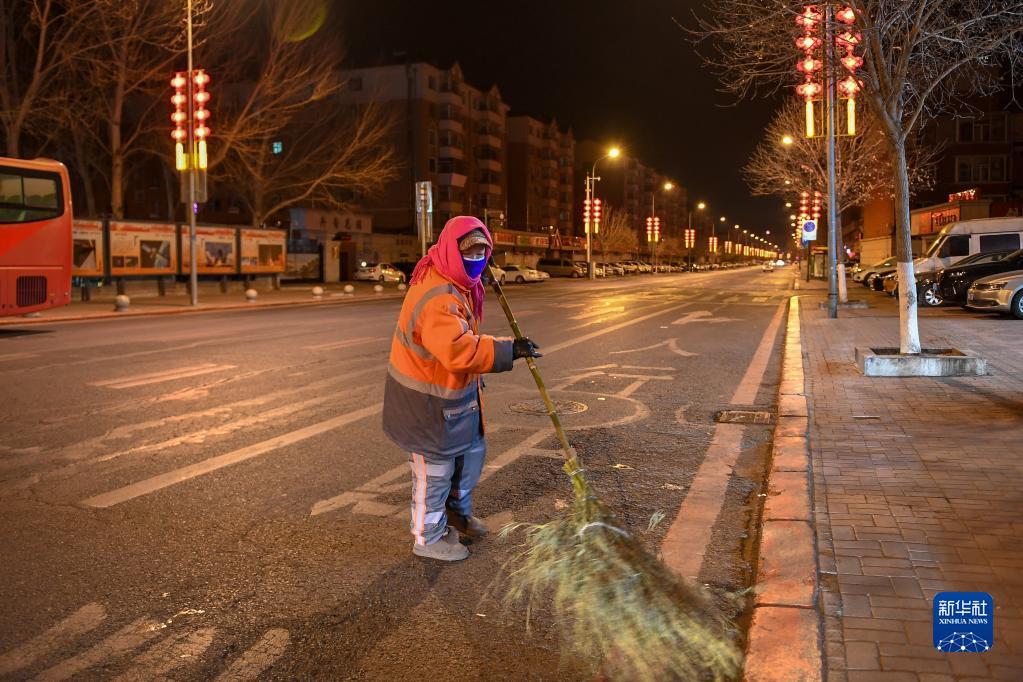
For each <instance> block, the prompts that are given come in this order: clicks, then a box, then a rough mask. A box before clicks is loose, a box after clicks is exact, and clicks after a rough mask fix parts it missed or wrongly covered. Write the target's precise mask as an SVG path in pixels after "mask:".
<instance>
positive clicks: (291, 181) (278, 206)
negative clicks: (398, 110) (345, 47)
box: [203, 1, 398, 225]
mask: <svg viewBox="0 0 1023 682" xmlns="http://www.w3.org/2000/svg"><path fill="white" fill-rule="evenodd" d="M310 7H311V5H310V3H309V2H304V1H296V2H264V3H262V4H260V3H255V2H254V3H248V4H244V5H241V6H239V5H237V4H235V5H231V4H225V5H223V6H222V7H220V8H215V9H214V12H213V13H212V14H211V17H210V22H211V26H210V33H212V34H219V33H220V32H222V31H233V32H238V31H239V28H240V27H244V32H245V33H246V34H247V35H255V36H259V39H257V40H249V41H246V42H245V43H239V42H238V41H219V40H217V41H215V40H209V41H207V42H206V45H205V47H204V49H203V59H204V60H206V61H207V62H209V63H210V64H215V65H216V78H217V79H218V82H220V83H229V84H230V86H228V87H221V88H217V89H216V90H215V92H214V100H213V104H214V108H213V113H214V117H213V118H214V126H215V128H214V138H213V139H212V140H211V143H210V147H211V148H210V161H209V163H210V173H211V175H212V177H214V178H215V179H216V180H218V181H220V182H222V183H224V184H226V185H229V186H231V187H232V188H234V189H235V191H237V192H238V193H239V195H240V196H241V198H242V200H243V201H244V202H245V203H246V205H247V206H248V208H249V210H250V211H251V213H252V220H253V223H254V224H256V225H260V224H262V223H263V222H265V221H266V220H267V218H268V217H270V216H272V215H273V214H275V213H277V212H279V211H282V210H285V209H287V208H288V207H291V206H294V205H298V204H306V205H308V204H313V203H316V204H322V205H327V206H338V205H340V204H342V203H344V202H345V201H346V200H350V199H351V198H353V197H356V196H359V195H363V194H369V193H372V192H374V191H376V190H378V189H379V188H380V187H381V186H382V185H383V184H384V183H385V182H386V181H387V180H388V179H390V178H391V177H393V175H394V174H395V173H396V172H397V167H398V162H397V159H396V157H395V155H394V152H393V149H392V148H391V146H390V145H389V144H388V136H389V135H390V133H391V129H392V125H393V123H392V121H391V120H390V119H389V118H388V117H387V116H386V115H384V113H383V111H382V110H381V109H380V107H378V106H375V105H367V106H363V107H359V108H355V107H348V106H344V105H342V104H341V103H340V102H339V98H338V95H339V94H340V93H341V92H342V91H343V89H344V88H345V85H346V84H345V82H344V81H343V80H342V79H341V77H340V70H341V56H342V55H341V52H340V50H339V49H338V48H337V46H336V41H335V40H334V39H333V37H332V36H330V35H323V34H321V33H318V32H317V30H316V29H317V28H318V26H317V25H316V14H315V13H314V12H312V13H311V11H310ZM275 143H277V144H278V147H276V148H275V147H274V144H275Z"/></svg>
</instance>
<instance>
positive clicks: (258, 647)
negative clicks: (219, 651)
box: [215, 628, 291, 682]
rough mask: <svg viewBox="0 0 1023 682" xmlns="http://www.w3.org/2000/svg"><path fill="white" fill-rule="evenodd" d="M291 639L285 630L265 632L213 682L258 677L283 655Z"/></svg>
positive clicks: (238, 680)
mask: <svg viewBox="0 0 1023 682" xmlns="http://www.w3.org/2000/svg"><path fill="white" fill-rule="evenodd" d="M290 640H291V637H290V636H289V635H288V631H287V630H283V629H280V628H275V629H273V630H267V631H266V633H264V634H263V636H262V637H260V639H259V641H258V642H256V643H255V644H253V645H252V646H251V647H249V648H248V649H247V650H246V651H245V653H243V654H242V655H241V657H240V658H237V659H235V660H234V662H232V663H231V665H230V666H229V667H228V669H227V670H225V671H224V672H222V673H221V674H220V675H218V676H217V679H216V680H215V682H248V680H254V679H256V678H257V677H259V676H260V675H261V674H263V672H264V671H265V670H266V669H267V668H269V667H270V666H271V665H273V664H274V662H275V661H276V660H277V659H278V658H280V657H281V656H283V655H284V651H285V649H287V648H288V643H289V642H290Z"/></svg>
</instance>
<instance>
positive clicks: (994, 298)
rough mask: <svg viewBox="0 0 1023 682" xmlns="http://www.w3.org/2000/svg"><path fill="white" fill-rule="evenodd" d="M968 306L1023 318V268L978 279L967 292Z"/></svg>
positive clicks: (973, 308)
mask: <svg viewBox="0 0 1023 682" xmlns="http://www.w3.org/2000/svg"><path fill="white" fill-rule="evenodd" d="M966 307H967V308H970V309H972V310H989V311H991V312H993V313H1010V314H1012V315H1013V316H1015V317H1016V318H1017V319H1020V320H1023V270H1013V271H1012V272H1002V273H999V274H997V275H990V276H988V277H983V278H981V279H978V280H977V281H976V282H974V283H973V286H971V287H970V289H969V291H967V292H966Z"/></svg>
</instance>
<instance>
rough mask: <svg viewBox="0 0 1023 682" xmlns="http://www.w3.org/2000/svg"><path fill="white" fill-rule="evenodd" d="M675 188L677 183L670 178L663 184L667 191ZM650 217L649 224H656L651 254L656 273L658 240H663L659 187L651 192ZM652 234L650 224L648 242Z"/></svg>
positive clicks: (662, 186) (662, 187)
mask: <svg viewBox="0 0 1023 682" xmlns="http://www.w3.org/2000/svg"><path fill="white" fill-rule="evenodd" d="M674 188H675V185H674V184H672V182H671V181H670V180H667V181H665V183H664V184H663V185H661V189H663V190H664V191H665V192H670V191H671V190H673V189H674ZM650 218H651V220H649V221H647V222H648V225H654V226H655V227H656V229H655V230H654V232H653V234H654V237H655V238H654V241H653V246H652V247H651V248H650V256H651V258H652V259H653V261H654V272H655V273H656V272H657V242H659V241H660V240H661V238H660V237H661V236H660V220H658V218H657V189H656V188H654V189H653V190H651V192H650ZM665 228H667V226H665ZM650 234H651V232H650V228H649V226H648V228H647V242H648V243H649V242H650Z"/></svg>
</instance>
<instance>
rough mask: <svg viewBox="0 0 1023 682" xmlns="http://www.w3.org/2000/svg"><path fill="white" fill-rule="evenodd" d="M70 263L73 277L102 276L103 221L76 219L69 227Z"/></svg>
mask: <svg viewBox="0 0 1023 682" xmlns="http://www.w3.org/2000/svg"><path fill="white" fill-rule="evenodd" d="M71 240H72V244H73V247H72V264H71V274H72V275H74V276H75V277H102V276H103V223H102V222H101V221H99V220H76V221H74V224H73V225H72V227H71Z"/></svg>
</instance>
